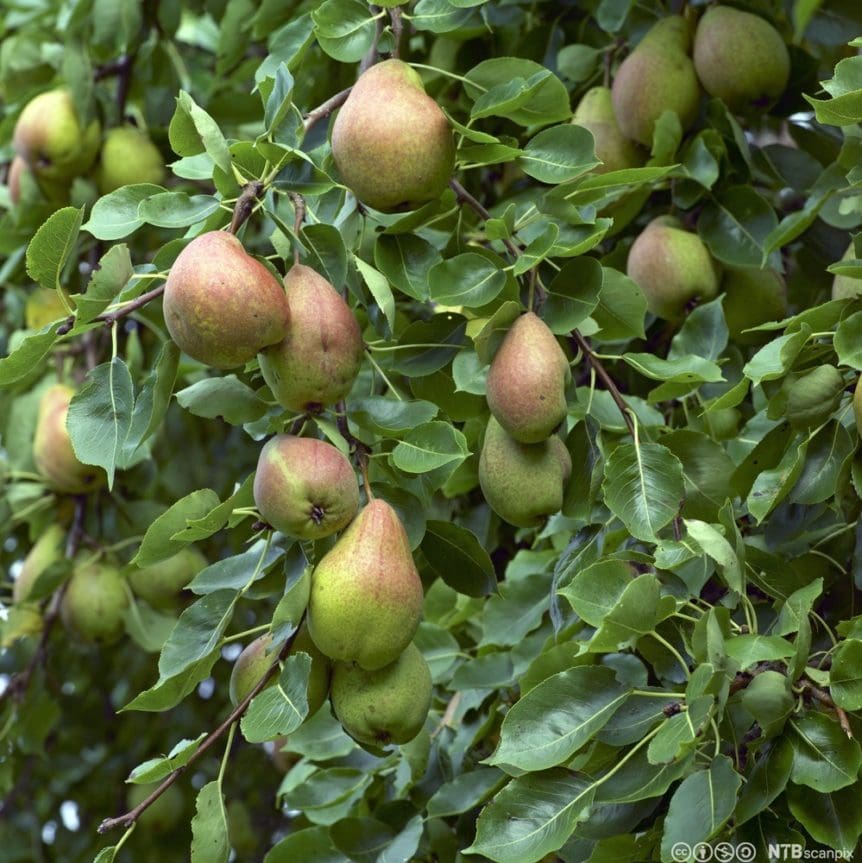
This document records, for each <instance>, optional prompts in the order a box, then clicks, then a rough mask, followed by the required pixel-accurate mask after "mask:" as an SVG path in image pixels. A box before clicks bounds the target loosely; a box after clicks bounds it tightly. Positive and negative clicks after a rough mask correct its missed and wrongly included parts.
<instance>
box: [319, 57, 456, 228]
mask: <svg viewBox="0 0 862 863" xmlns="http://www.w3.org/2000/svg"><path fill="white" fill-rule="evenodd" d="M332 157H333V159H334V160H335V164H336V165H337V166H338V170H339V171H340V172H341V176H342V179H343V180H344V182H345V184H346V185H347V187H348V188H349V189H350V190H351V191H352V192H353V193H354V194H355V195H356V197H357V198H359V200H360V201H362V203H363V204H366V205H367V206H369V207H374V209H376V210H381V211H382V212H393V211H396V210H402V209H415V208H416V207H418V206H419V205H420V204H424V203H426V202H427V201H433V200H435V199H437V198H439V197H440V195H441V194H442V192H443V191H444V190H445V188H446V186H447V184H448V182H449V179H450V178H451V176H452V171H453V170H454V167H455V141H454V138H453V136H452V129H451V126H450V125H449V120H448V119H447V118H446V115H445V114H444V113H443V111H441V110H440V106H439V105H438V104H437V103H436V102H435V101H434V100H433V99H432V98H431V97H430V96H428V95H427V94H426V93H425V88H424V86H423V84H422V79H421V78H420V77H419V75H418V73H417V72H416V71H415V70H414V69H412V68H411V67H410V66H408V65H407V64H406V63H404V62H402V61H401V60H384V61H383V62H382V63H376V64H375V65H374V66H372V67H371V68H370V69H368V70H367V71H366V72H364V73H363V74H362V75H361V76H360V77H359V80H358V81H357V82H356V83H355V84H354V85H353V89H352V90H351V91H350V95H349V96H348V97H347V101H346V102H345V103H344V105H343V107H342V108H341V110H340V111H339V112H338V116H337V117H336V118H335V123H334V124H333V126H332Z"/></svg>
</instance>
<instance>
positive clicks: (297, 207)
mask: <svg viewBox="0 0 862 863" xmlns="http://www.w3.org/2000/svg"><path fill="white" fill-rule="evenodd" d="M287 194H288V197H289V198H290V200H291V201H292V202H293V213H294V215H293V233H294V234H296V239H295V241H294V243H293V263H294V264H298V263H299V232H300V231H301V230H302V223H303V222H304V221H305V198H303V197H302V195H300V194H299V192H288V193H287Z"/></svg>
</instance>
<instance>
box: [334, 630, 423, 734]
mask: <svg viewBox="0 0 862 863" xmlns="http://www.w3.org/2000/svg"><path fill="white" fill-rule="evenodd" d="M431 693H432V684H431V672H430V670H429V669H428V663H427V662H426V661H425V657H423V656H422V654H421V653H420V651H419V649H418V648H417V647H416V645H415V644H412V643H411V644H409V645H408V646H407V647H406V649H405V650H404V652H403V653H402V654H401V655H400V656H399V657H398V659H396V660H395V662H393V663H392V664H390V665H387V666H385V667H384V668H379V669H377V670H376V671H366V670H365V669H362V668H360V667H359V666H358V665H353V664H351V663H345V662H337V663H335V665H334V667H333V671H332V692H331V694H330V701H331V702H332V710H333V712H334V713H335V715H336V717H337V718H338V721H339V722H340V723H341V724H342V726H344V730H345V731H346V732H347V733H348V734H349V735H350V736H351V737H353V738H354V740H358V741H359V742H360V743H365V744H368V745H369V746H388V745H389V744H390V743H399V744H401V743H407V742H409V741H410V740H412V739H413V738H414V737H415V736H416V735H417V734H418V733H419V732H420V731H421V730H422V726H423V725H424V724H425V720H426V718H427V717H428V709H429V708H430V706H431Z"/></svg>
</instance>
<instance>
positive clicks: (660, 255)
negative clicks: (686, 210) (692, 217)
mask: <svg viewBox="0 0 862 863" xmlns="http://www.w3.org/2000/svg"><path fill="white" fill-rule="evenodd" d="M628 274H629V276H630V277H631V278H632V279H634V281H635V282H637V283H638V285H640V288H641V290H642V291H643V292H644V294H645V295H646V300H647V307H648V308H649V310H650V311H651V312H652V313H653V314H654V315H656V316H658V317H660V318H664V319H665V320H668V321H678V320H680V319H681V318H682V317H683V315H684V314H685V310H686V306H687V305H688V303H689V302H691V301H692V300H694V299H696V298H697V299H701V300H711V299H713V297H715V296H716V295H717V294H718V283H719V278H718V268H717V266H716V264H715V263H714V262H713V260H712V258H711V257H710V254H709V252H708V251H707V249H706V246H705V245H704V244H703V241H702V240H701V239H700V237H698V235H697V234H692V233H690V232H689V231H686V230H684V229H683V227H682V225H681V224H680V223H679V222H678V221H677V220H676V219H674V218H673V217H671V216H659V217H658V218H656V219H653V220H652V221H651V222H650V223H649V224H648V225H647V226H646V228H644V230H643V231H642V232H641V234H640V235H639V236H638V238H637V239H636V240H635V241H634V243H633V245H632V247H631V249H630V250H629V258H628Z"/></svg>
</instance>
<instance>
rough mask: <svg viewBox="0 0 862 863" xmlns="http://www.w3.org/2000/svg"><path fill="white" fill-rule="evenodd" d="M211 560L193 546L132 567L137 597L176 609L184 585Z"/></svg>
mask: <svg viewBox="0 0 862 863" xmlns="http://www.w3.org/2000/svg"><path fill="white" fill-rule="evenodd" d="M207 565H208V561H207V559H206V558H205V557H204V556H203V555H202V554H201V553H200V552H199V551H198V550H197V549H196V548H192V547H191V546H187V547H186V548H183V549H181V550H180V551H178V552H177V553H176V554H175V555H174V556H173V557H169V558H168V559H167V560H162V561H160V562H159V563H154V564H151V565H150V566H144V567H141V568H140V569H138V568H136V569H132V570H131V572H129V574H128V579H129V584H130V585H131V588H132V590H133V591H134V592H135V595H136V596H139V597H140V598H141V599H145V600H146V601H147V602H148V603H149V604H150V605H152V606H153V607H154V608H163V609H170V608H174V607H175V606H176V604H177V600H178V599H179V597H180V593H181V592H182V590H183V588H184V587H185V586H186V585H187V584H188V583H189V582H190V581H191V580H192V579H193V578H194V577H195V576H196V575H197V574H198V573H199V572H200V571H201V570H202V569H204V568H205V567H206V566H207Z"/></svg>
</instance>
